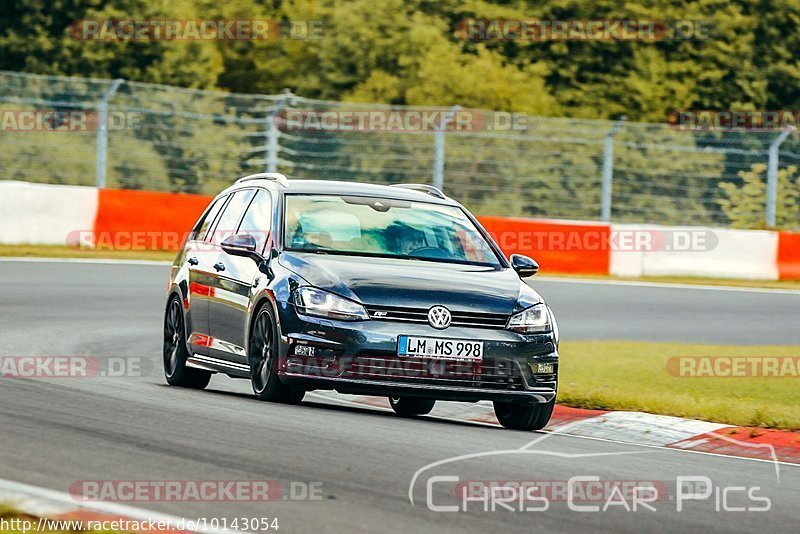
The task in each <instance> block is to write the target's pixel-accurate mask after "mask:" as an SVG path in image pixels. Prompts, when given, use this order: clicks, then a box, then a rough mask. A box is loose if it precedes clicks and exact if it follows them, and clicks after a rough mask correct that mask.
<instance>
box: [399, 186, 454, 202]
mask: <svg viewBox="0 0 800 534" xmlns="http://www.w3.org/2000/svg"><path fill="white" fill-rule="evenodd" d="M389 187H398V188H400V189H411V190H413V191H421V192H423V193H428V194H429V195H431V196H434V197H436V198H441V199H446V198H447V197H446V196H445V194H444V193H442V190H441V189H439V188H438V187H433V186H432V185H428V184H391V185H390V186H389Z"/></svg>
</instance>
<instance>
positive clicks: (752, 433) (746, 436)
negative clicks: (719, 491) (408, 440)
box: [310, 391, 800, 465]
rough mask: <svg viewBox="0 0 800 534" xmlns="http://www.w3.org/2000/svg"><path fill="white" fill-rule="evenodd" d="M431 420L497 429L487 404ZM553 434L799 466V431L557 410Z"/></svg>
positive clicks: (439, 412) (440, 408) (450, 406)
mask: <svg viewBox="0 0 800 534" xmlns="http://www.w3.org/2000/svg"><path fill="white" fill-rule="evenodd" d="M311 395H314V396H319V397H324V398H325V399H326V400H332V401H335V402H338V403H346V404H351V405H352V404H356V405H361V406H370V407H374V408H382V409H389V410H390V409H391V408H390V407H389V401H388V399H387V398H386V397H369V396H345V395H339V394H337V393H334V392H327V391H325V392H322V391H316V392H313V393H312V394H310V396H311ZM430 415H431V416H432V417H439V418H445V419H453V420H458V421H467V422H474V423H482V424H488V425H493V426H499V423H498V422H497V418H496V417H495V415H494V409H493V408H492V404H491V403H490V402H477V403H457V402H440V403H437V405H436V407H435V408H434V410H433V411H432V412H431V414H430ZM545 430H546V431H550V432H553V433H558V434H563V435H568V436H577V437H583V438H592V439H602V440H609V441H616V442H621V443H631V444H635V445H645V446H655V447H665V448H669V449H680V450H686V451H696V452H705V453H712V454H721V455H725V456H736V457H739V458H751V459H758V460H768V461H779V462H784V463H789V464H798V465H800V432H790V431H784V430H769V429H764V428H749V427H737V426H731V425H725V424H720V423H709V422H706V421H698V420H696V419H685V418H682V417H671V416H667V415H654V414H649V413H642V412H624V411H604V410H585V409H581V408H569V407H566V406H560V405H556V408H555V410H554V411H553V417H552V419H551V420H550V424H549V425H548V426H547V428H546V429H545Z"/></svg>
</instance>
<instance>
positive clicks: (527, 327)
mask: <svg viewBox="0 0 800 534" xmlns="http://www.w3.org/2000/svg"><path fill="white" fill-rule="evenodd" d="M506 328H508V329H509V330H513V331H514V332H521V333H523V334H542V333H545V332H549V331H550V314H549V313H547V306H545V305H544V304H537V305H535V306H531V307H530V308H528V309H526V310H523V311H521V312H519V313H518V314H516V315H512V316H511V319H509V320H508V325H507V326H506Z"/></svg>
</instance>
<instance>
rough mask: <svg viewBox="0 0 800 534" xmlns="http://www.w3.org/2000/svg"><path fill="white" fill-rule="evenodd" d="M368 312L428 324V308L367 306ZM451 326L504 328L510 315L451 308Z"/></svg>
mask: <svg viewBox="0 0 800 534" xmlns="http://www.w3.org/2000/svg"><path fill="white" fill-rule="evenodd" d="M367 313H369V316H370V317H371V318H372V319H375V320H379V321H402V322H406V323H420V324H428V308H403V307H398V306H367ZM450 315H451V316H452V321H451V322H450V326H466V327H472V328H496V329H502V328H505V327H506V324H507V323H508V318H509V317H510V316H509V315H506V314H502V313H486V312H462V311H453V310H450Z"/></svg>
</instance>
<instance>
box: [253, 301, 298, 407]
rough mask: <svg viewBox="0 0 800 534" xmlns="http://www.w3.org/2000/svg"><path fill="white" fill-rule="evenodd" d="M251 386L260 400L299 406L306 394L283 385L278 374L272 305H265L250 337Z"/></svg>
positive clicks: (276, 332) (276, 330) (259, 312)
mask: <svg viewBox="0 0 800 534" xmlns="http://www.w3.org/2000/svg"><path fill="white" fill-rule="evenodd" d="M248 359H249V360H250V383H251V384H252V386H253V393H254V394H255V397H256V399H258V400H260V401H267V402H283V403H287V404H298V403H299V402H300V401H302V400H303V397H304V396H305V394H306V392H305V391H304V390H301V389H292V388H290V387H289V386H287V385H285V384H283V383H281V380H280V378H279V377H278V373H277V370H276V369H277V363H278V329H277V327H276V326H275V320H274V319H273V316H272V310H271V308H270V306H269V304H267V305H265V306H263V307H262V308H261V309H260V310H259V311H258V314H257V315H256V320H255V321H254V322H253V331H252V333H251V335H250V350H249V351H248Z"/></svg>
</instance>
